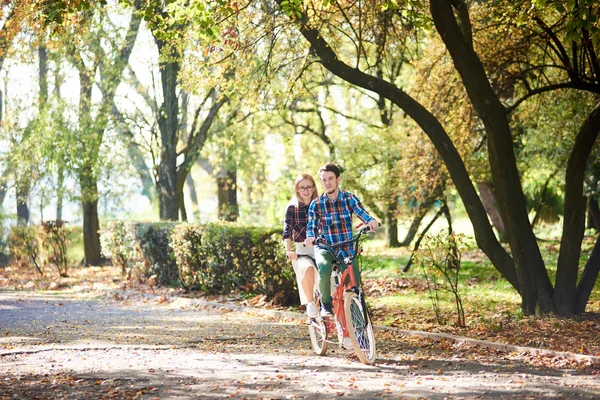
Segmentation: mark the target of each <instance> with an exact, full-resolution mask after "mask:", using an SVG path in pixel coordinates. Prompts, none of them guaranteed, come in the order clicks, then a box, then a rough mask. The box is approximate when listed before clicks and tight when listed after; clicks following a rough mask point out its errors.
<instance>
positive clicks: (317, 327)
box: [308, 316, 328, 356]
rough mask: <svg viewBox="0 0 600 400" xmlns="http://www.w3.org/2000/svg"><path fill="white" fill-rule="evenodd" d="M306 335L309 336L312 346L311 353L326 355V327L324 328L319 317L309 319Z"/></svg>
mask: <svg viewBox="0 0 600 400" xmlns="http://www.w3.org/2000/svg"><path fill="white" fill-rule="evenodd" d="M308 333H309V334H310V343H311V345H312V348H313V351H314V352H315V353H316V354H318V355H320V356H324V355H325V353H327V344H328V342H327V327H326V326H325V321H324V320H323V318H321V316H317V318H311V320H310V323H309V325H308Z"/></svg>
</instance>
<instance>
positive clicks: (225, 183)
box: [217, 169, 239, 221]
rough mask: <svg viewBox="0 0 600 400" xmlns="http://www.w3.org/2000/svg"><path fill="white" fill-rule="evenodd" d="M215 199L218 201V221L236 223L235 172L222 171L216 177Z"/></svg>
mask: <svg viewBox="0 0 600 400" xmlns="http://www.w3.org/2000/svg"><path fill="white" fill-rule="evenodd" d="M217 198H218V200H219V219H220V220H224V221H237V218H238V215H239V209H238V204H237V171H236V170H235V169H224V170H222V173H219V174H218V176H217Z"/></svg>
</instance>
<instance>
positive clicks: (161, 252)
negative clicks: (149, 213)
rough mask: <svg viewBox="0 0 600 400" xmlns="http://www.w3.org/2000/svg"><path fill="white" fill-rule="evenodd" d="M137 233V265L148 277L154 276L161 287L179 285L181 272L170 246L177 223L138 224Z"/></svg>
mask: <svg viewBox="0 0 600 400" xmlns="http://www.w3.org/2000/svg"><path fill="white" fill-rule="evenodd" d="M135 226H136V228H137V230H136V231H137V232H136V247H135V251H136V253H137V255H136V265H135V268H138V269H139V270H140V271H141V273H142V274H143V275H145V276H146V277H150V276H153V277H155V278H156V281H157V283H158V284H159V285H163V286H173V285H177V284H178V283H179V272H178V270H177V265H176V263H175V258H174V256H173V250H172V248H171V246H170V241H171V230H172V229H173V228H174V227H175V226H176V223H175V222H158V223H138V224H136V225H135Z"/></svg>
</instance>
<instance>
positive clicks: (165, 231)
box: [101, 221, 298, 304]
mask: <svg viewBox="0 0 600 400" xmlns="http://www.w3.org/2000/svg"><path fill="white" fill-rule="evenodd" d="M101 238H102V248H103V251H104V252H105V254H106V255H107V256H110V257H111V258H112V260H113V262H115V263H116V264H117V265H120V266H121V268H122V270H123V271H127V275H129V276H131V275H132V274H135V275H138V274H142V275H144V276H146V277H149V276H152V275H154V276H155V277H156V278H157V281H158V283H159V284H160V285H166V286H182V287H184V288H186V289H188V290H199V291H202V292H204V293H208V294H225V293H232V292H247V293H254V294H264V295H266V296H267V297H268V298H270V299H273V300H275V301H276V302H277V303H280V304H293V303H296V302H297V301H298V295H297V290H296V280H295V275H294V271H293V269H292V267H291V265H290V263H289V261H288V260H287V259H286V257H285V253H284V251H283V246H281V230H277V229H269V228H256V227H247V226H241V225H238V224H235V223H227V222H218V223H210V224H205V225H192V224H176V223H143V224H142V223H133V222H122V221H111V222H109V223H108V224H107V225H106V228H105V229H104V230H103V231H102V235H101Z"/></svg>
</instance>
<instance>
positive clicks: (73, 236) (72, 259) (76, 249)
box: [67, 226, 85, 265]
mask: <svg viewBox="0 0 600 400" xmlns="http://www.w3.org/2000/svg"><path fill="white" fill-rule="evenodd" d="M67 229H68V231H69V233H68V235H67V240H68V244H67V256H68V258H69V265H78V264H79V263H80V262H81V260H83V259H84V257H85V254H84V251H83V228H82V227H81V226H71V227H68V228H67Z"/></svg>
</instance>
